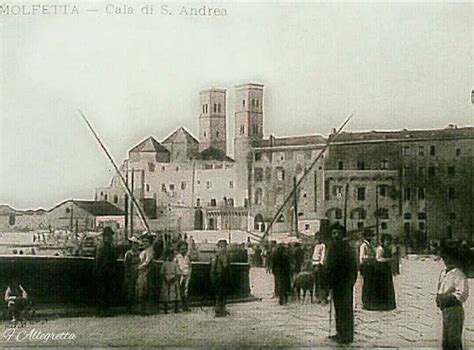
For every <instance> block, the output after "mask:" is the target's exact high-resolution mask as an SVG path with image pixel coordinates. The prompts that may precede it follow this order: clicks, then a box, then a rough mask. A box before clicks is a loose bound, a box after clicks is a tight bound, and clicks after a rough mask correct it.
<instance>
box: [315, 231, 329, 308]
mask: <svg viewBox="0 0 474 350" xmlns="http://www.w3.org/2000/svg"><path fill="white" fill-rule="evenodd" d="M313 270H314V294H315V296H316V303H318V304H320V303H323V304H324V305H326V304H327V303H328V290H327V283H326V275H327V273H326V244H324V242H323V241H322V239H321V236H320V234H319V235H316V245H315V246H314V251H313Z"/></svg>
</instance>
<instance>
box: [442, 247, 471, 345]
mask: <svg viewBox="0 0 474 350" xmlns="http://www.w3.org/2000/svg"><path fill="white" fill-rule="evenodd" d="M441 257H442V259H443V260H444V264H445V265H446V269H445V270H443V271H441V274H440V276H439V281H438V292H437V295H436V305H438V307H439V308H440V309H441V312H442V315H443V349H462V329H463V323H464V309H463V307H462V304H463V303H464V302H465V301H466V299H467V297H468V296H469V286H468V283H467V278H466V275H465V274H464V273H463V272H462V270H461V269H460V268H459V264H460V261H459V255H458V251H457V249H455V248H454V247H447V248H446V249H444V252H443V253H442V254H441Z"/></svg>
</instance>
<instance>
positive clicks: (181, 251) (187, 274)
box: [175, 242, 191, 311]
mask: <svg viewBox="0 0 474 350" xmlns="http://www.w3.org/2000/svg"><path fill="white" fill-rule="evenodd" d="M175 261H176V263H177V264H178V267H179V270H180V272H181V276H180V282H179V291H180V294H181V301H182V303H183V311H190V308H189V304H188V286H189V280H190V279H191V259H190V258H189V250H188V244H187V243H186V242H181V243H180V244H179V246H178V254H176V257H175Z"/></svg>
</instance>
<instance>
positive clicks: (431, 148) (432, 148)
mask: <svg viewBox="0 0 474 350" xmlns="http://www.w3.org/2000/svg"><path fill="white" fill-rule="evenodd" d="M435 154H436V148H435V146H430V155H431V156H434V155H435Z"/></svg>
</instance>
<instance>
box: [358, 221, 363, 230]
mask: <svg viewBox="0 0 474 350" xmlns="http://www.w3.org/2000/svg"><path fill="white" fill-rule="evenodd" d="M357 228H358V229H361V228H364V222H363V221H359V222H357Z"/></svg>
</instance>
